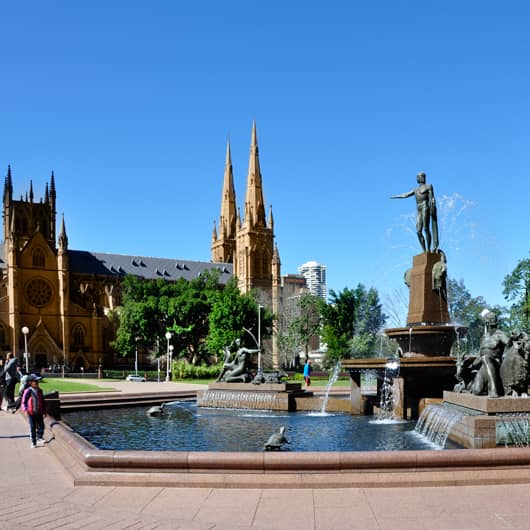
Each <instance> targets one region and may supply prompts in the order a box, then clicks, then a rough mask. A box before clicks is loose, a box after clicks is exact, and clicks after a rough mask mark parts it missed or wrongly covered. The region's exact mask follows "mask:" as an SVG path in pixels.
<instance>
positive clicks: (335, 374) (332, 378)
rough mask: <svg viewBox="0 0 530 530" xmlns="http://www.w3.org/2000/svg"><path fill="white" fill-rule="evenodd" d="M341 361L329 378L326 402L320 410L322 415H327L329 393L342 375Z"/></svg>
mask: <svg viewBox="0 0 530 530" xmlns="http://www.w3.org/2000/svg"><path fill="white" fill-rule="evenodd" d="M340 367H341V365H340V361H339V362H338V363H337V364H336V365H335V366H334V367H333V370H332V371H331V374H330V376H329V381H328V386H327V387H326V394H325V395H324V400H323V401H322V408H321V409H320V413H321V414H325V413H326V407H327V406H328V399H329V391H330V390H331V387H332V386H333V384H334V383H335V382H336V381H337V379H338V378H339V374H340Z"/></svg>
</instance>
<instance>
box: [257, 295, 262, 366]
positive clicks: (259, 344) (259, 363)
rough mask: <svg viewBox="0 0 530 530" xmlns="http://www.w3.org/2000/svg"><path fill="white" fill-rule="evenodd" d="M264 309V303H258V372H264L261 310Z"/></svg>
mask: <svg viewBox="0 0 530 530" xmlns="http://www.w3.org/2000/svg"><path fill="white" fill-rule="evenodd" d="M262 309H263V306H262V305H259V304H258V374H261V373H262V372H263V369H262V367H261V310H262Z"/></svg>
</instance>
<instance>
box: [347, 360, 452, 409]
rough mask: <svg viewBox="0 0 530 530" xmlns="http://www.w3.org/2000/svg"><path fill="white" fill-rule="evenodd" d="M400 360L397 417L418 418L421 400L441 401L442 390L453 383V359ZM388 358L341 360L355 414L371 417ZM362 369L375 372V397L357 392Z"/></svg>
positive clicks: (397, 381)
mask: <svg viewBox="0 0 530 530" xmlns="http://www.w3.org/2000/svg"><path fill="white" fill-rule="evenodd" d="M399 361H400V371H399V377H398V378H396V383H398V384H400V385H401V386H400V396H401V397H400V404H399V406H398V408H399V409H400V411H401V412H400V414H399V415H398V416H397V417H400V418H409V419H410V418H418V417H419V414H420V412H421V403H422V401H423V400H424V399H425V398H442V396H443V393H444V391H445V390H450V389H452V388H453V387H454V385H455V383H456V377H455V374H456V359H455V358H454V357H448V356H440V357H432V356H429V357H427V356H425V357H424V356H412V357H402V358H400V359H399ZM387 362H388V359H385V358H377V359H344V360H343V361H342V368H343V370H346V371H348V372H349V373H350V377H351V401H352V406H353V410H354V411H355V412H356V413H357V414H372V413H373V408H374V406H375V407H377V406H378V405H379V402H380V398H381V385H382V381H383V376H384V372H385V367H386V363H387ZM364 370H375V371H376V373H377V374H378V378H377V387H378V388H377V395H374V396H364V395H363V394H362V392H361V390H362V389H361V373H362V372H363V371H364Z"/></svg>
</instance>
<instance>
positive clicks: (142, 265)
mask: <svg viewBox="0 0 530 530" xmlns="http://www.w3.org/2000/svg"><path fill="white" fill-rule="evenodd" d="M68 257H69V260H70V270H71V271H72V272H74V273H82V274H99V275H106V276H124V275H126V274H134V275H135V276H141V277H142V278H147V279H152V280H156V279H165V280H173V281H175V280H178V279H179V278H184V279H185V280H191V279H193V278H196V277H197V276H199V274H200V273H201V272H204V271H206V270H208V271H209V270H218V271H219V272H220V273H221V274H220V276H219V281H220V282H221V283H223V284H225V283H226V282H227V281H228V280H229V279H230V278H231V277H232V269H233V267H232V264H231V263H212V262H210V261H190V260H184V259H167V258H148V257H145V256H124V255H122V254H106V253H103V252H88V251H85V250H68Z"/></svg>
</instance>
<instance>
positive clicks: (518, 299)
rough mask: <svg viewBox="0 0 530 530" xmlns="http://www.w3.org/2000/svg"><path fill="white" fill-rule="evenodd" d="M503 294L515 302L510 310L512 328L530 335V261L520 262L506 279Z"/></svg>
mask: <svg viewBox="0 0 530 530" xmlns="http://www.w3.org/2000/svg"><path fill="white" fill-rule="evenodd" d="M502 294H503V295H504V298H505V299H506V300H507V301H512V302H513V303H512V305H511V306H510V308H509V312H510V324H511V326H512V327H514V328H518V329H520V330H521V331H526V332H527V333H530V259H522V260H520V261H519V263H517V265H516V267H515V269H514V270H513V271H512V272H511V273H510V274H508V275H506V276H505V277H504V280H503V291H502Z"/></svg>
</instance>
